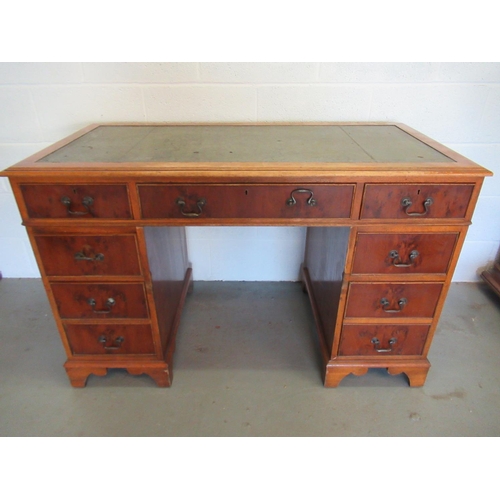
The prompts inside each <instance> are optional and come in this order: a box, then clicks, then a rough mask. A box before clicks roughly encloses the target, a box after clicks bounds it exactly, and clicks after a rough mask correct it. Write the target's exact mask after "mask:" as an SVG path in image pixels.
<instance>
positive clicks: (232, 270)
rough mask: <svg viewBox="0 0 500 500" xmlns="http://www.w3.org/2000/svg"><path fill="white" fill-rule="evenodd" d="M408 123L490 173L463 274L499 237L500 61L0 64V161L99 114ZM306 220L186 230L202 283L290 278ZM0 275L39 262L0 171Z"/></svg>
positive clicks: (102, 117)
mask: <svg viewBox="0 0 500 500" xmlns="http://www.w3.org/2000/svg"><path fill="white" fill-rule="evenodd" d="M336 120H353V121H363V120H389V121H398V122H403V123H406V124H407V125H410V126H411V127H413V128H415V129H417V130H419V131H420V132H423V133H424V134H427V135H429V136H430V137H432V138H434V139H436V140H438V141H439V142H442V143H444V144H445V145H447V146H449V147H451V148H452V149H455V150H456V151H458V152H459V153H462V154H464V155H465V156H467V157H469V158H470V159H472V160H474V161H476V162H477V163H479V164H481V165H483V166H485V167H487V168H489V169H490V170H493V171H494V172H495V173H496V176H495V177H493V178H488V179H486V181H485V185H484V187H483V191H482V194H481V196H480V199H479V202H478V206H477V209H476V213H475V216H474V220H473V226H472V227H471V229H470V231H469V234H468V236H467V240H466V243H465V246H464V249H463V252H462V256H461V258H460V261H459V263H458V267H457V270H456V272H455V276H454V280H455V281H475V280H477V279H478V275H477V271H478V269H479V268H481V267H482V266H484V265H485V264H486V263H488V262H489V261H491V260H492V259H493V258H494V256H495V254H496V251H497V249H498V247H499V245H500V217H499V213H500V63H0V169H3V168H6V167H8V166H10V165H12V164H13V163H15V162H17V161H19V160H21V159H23V158H25V157H26V156H28V155H30V154H32V153H34V152H36V151H38V150H39V149H41V148H43V147H45V146H48V145H50V144H51V143H53V142H54V141H56V140H58V139H61V138H63V137H65V136H66V135H68V134H70V133H72V132H75V131H76V130H78V129H80V128H82V127H84V126H86V125H88V124H90V123H95V122H106V121H181V122H191V121H196V122H202V121H207V122H210V121H219V122H224V121H243V122H254V121H336ZM304 237H305V230H304V228H211V227H204V228H189V229H188V239H189V252H190V259H191V261H192V262H193V266H194V276H195V279H197V280H294V279H296V277H297V273H298V266H299V264H300V260H301V256H302V251H303V245H304ZM0 271H1V272H2V273H3V276H4V277H37V276H39V273H38V269H37V266H36V263H35V260H34V257H33V253H32V251H31V248H30V245H29V242H28V240H27V237H26V232H25V230H24V228H23V227H22V226H21V220H20V216H19V213H18V210H17V208H16V205H15V202H14V199H13V196H12V192H11V190H10V186H9V185H8V181H7V180H6V179H0Z"/></svg>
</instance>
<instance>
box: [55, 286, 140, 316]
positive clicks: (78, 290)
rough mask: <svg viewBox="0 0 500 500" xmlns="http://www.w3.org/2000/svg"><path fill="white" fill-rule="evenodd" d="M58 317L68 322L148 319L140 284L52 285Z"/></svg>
mask: <svg viewBox="0 0 500 500" xmlns="http://www.w3.org/2000/svg"><path fill="white" fill-rule="evenodd" d="M52 293H53V295H54V298H55V301H56V304H57V309H58V311H59V316H60V317H61V318H63V319H71V318H94V319H108V318H148V317H149V314H148V308H147V305H146V294H145V292H144V286H143V285H142V284H141V283H134V284H121V283H105V284H99V283H89V284H87V283H53V284H52Z"/></svg>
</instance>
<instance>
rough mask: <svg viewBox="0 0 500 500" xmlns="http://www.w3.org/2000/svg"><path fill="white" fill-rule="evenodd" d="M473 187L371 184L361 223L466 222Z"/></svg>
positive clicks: (365, 199) (367, 187) (367, 188)
mask: <svg viewBox="0 0 500 500" xmlns="http://www.w3.org/2000/svg"><path fill="white" fill-rule="evenodd" d="M473 189H474V185H473V184H418V185H417V184H368V185H366V186H365V192H364V198H363V205H362V208H361V218H362V219H407V220H420V219H436V218H444V219H449V218H452V219H463V218H464V217H465V215H466V212H467V207H468V206H469V201H470V199H471V196H472V191H473Z"/></svg>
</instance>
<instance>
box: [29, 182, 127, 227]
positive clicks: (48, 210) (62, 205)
mask: <svg viewBox="0 0 500 500" xmlns="http://www.w3.org/2000/svg"><path fill="white" fill-rule="evenodd" d="M21 192H22V193H23V197H24V202H25V204H26V208H27V210H28V215H29V216H30V217H31V218H33V219H45V218H46V219H58V218H59V219H86V218H87V219H88V218H96V219H130V218H131V217H132V214H131V211H130V204H129V199H128V191H127V186H125V185H116V186H115V185H103V184H88V185H87V184H85V185H84V184H75V185H65V184H53V185H51V184H22V185H21Z"/></svg>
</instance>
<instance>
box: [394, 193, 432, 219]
mask: <svg viewBox="0 0 500 500" xmlns="http://www.w3.org/2000/svg"><path fill="white" fill-rule="evenodd" d="M433 203H434V200H433V199H432V198H427V199H426V200H425V201H424V211H423V212H408V209H409V208H410V207H411V206H412V205H413V202H412V201H411V198H410V197H406V198H403V199H402V200H401V205H402V206H403V208H404V209H405V214H406V215H409V216H410V217H422V216H423V215H427V214H428V213H429V207H430V206H431V205H432V204H433Z"/></svg>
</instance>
